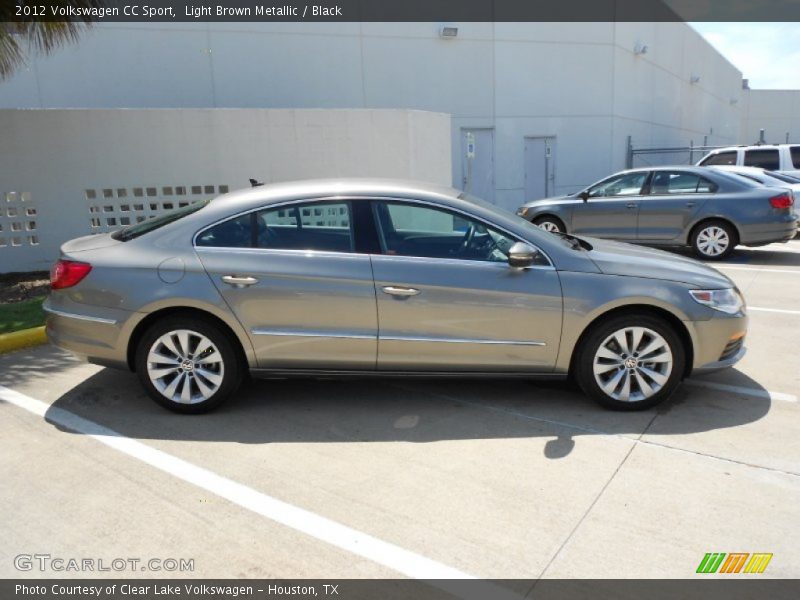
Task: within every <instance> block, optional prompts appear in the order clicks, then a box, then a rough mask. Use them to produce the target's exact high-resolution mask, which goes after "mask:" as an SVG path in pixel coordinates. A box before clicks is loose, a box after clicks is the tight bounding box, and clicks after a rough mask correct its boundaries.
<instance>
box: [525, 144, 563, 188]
mask: <svg viewBox="0 0 800 600" xmlns="http://www.w3.org/2000/svg"><path fill="white" fill-rule="evenodd" d="M555 146H556V138H554V137H529V138H525V202H529V201H531V200H540V199H541V198H547V197H549V196H552V195H553V193H554V189H553V188H554V186H555Z"/></svg>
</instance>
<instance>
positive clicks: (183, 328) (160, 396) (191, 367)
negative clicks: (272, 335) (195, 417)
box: [135, 317, 242, 414]
mask: <svg viewBox="0 0 800 600" xmlns="http://www.w3.org/2000/svg"><path fill="white" fill-rule="evenodd" d="M135 360H136V372H137V374H138V375H139V379H140V381H141V382H142V385H143V386H144V388H145V389H146V390H147V393H148V394H149V395H150V397H151V398H153V400H155V401H156V402H157V403H158V404H160V405H161V406H163V407H165V408H168V409H169V410H172V411H175V412H179V413H190V414H197V413H203V412H207V411H209V410H211V409H213V408H216V407H217V406H219V405H220V404H221V403H222V402H223V401H225V400H226V399H227V398H229V397H230V396H231V395H232V394H233V393H234V392H235V391H236V389H237V388H238V387H239V384H240V382H241V379H242V365H241V363H240V361H239V358H238V356H237V353H236V351H235V349H234V346H233V343H232V342H231V340H230V339H229V337H228V336H227V335H226V334H225V333H224V332H223V331H221V330H220V329H219V328H218V327H217V326H215V325H213V324H212V323H208V322H206V321H203V320H201V319H195V318H184V317H175V318H166V319H163V320H161V321H158V322H156V323H155V324H154V325H152V326H151V327H150V328H149V329H148V330H147V331H146V332H145V334H144V335H143V336H142V338H141V339H140V340H139V345H138V347H137V348H136V357H135Z"/></svg>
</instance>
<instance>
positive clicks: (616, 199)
mask: <svg viewBox="0 0 800 600" xmlns="http://www.w3.org/2000/svg"><path fill="white" fill-rule="evenodd" d="M648 175H649V172H648V171H636V172H633V173H622V174H619V175H614V176H612V177H609V178H608V179H606V180H604V181H601V182H600V183H598V184H595V185H593V186H592V187H590V188H589V189H588V190H587V191H588V193H589V198H588V199H587V200H585V201H584V202H578V203H576V204H575V205H574V208H573V212H572V226H571V227H569V226H568V227H567V229H568V230H569V232H570V233H577V234H583V235H589V236H593V237H600V238H612V239H615V240H633V239H636V221H637V215H638V212H639V204H640V203H641V200H642V188H643V187H644V185H645V182H646V181H647V177H648Z"/></svg>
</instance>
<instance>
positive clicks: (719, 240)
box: [692, 221, 739, 260]
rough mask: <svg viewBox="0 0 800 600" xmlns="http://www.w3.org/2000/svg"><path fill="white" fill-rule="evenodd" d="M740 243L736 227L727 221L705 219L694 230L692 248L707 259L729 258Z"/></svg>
mask: <svg viewBox="0 0 800 600" xmlns="http://www.w3.org/2000/svg"><path fill="white" fill-rule="evenodd" d="M738 243H739V236H738V235H737V233H736V229H734V227H733V225H731V224H730V223H728V222H726V221H705V222H704V223H700V224H699V225H698V226H697V227H695V229H694V231H693V232H692V249H693V250H694V252H695V254H697V256H699V257H700V258H703V259H705V260H722V259H723V258H727V257H728V256H730V255H731V253H732V252H733V249H734V248H736V244H738Z"/></svg>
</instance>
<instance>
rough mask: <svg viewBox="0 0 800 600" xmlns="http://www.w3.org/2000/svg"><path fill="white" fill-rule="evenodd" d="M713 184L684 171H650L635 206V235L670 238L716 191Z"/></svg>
mask: <svg viewBox="0 0 800 600" xmlns="http://www.w3.org/2000/svg"><path fill="white" fill-rule="evenodd" d="M716 189H717V186H716V184H714V183H712V182H711V181H710V180H708V179H706V178H705V177H700V176H699V175H696V174H694V173H690V172H687V171H678V170H675V171H654V172H653V175H652V177H651V179H650V183H649V185H648V186H647V189H646V190H645V191H646V192H648V193H646V194H645V195H643V196H642V202H641V205H640V206H639V219H638V226H637V238H638V239H639V240H641V241H658V240H664V241H666V240H673V239H676V238H678V237H679V236H680V235H681V234H682V233H683V231H684V230H685V229H686V227H688V225H689V223H690V222H691V220H692V217H693V216H694V215H695V213H697V211H698V210H700V207H701V206H703V204H704V203H705V202H706V200H708V198H709V197H711V195H712V194H713V193H714V192H715V191H716Z"/></svg>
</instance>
